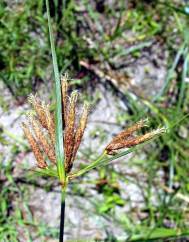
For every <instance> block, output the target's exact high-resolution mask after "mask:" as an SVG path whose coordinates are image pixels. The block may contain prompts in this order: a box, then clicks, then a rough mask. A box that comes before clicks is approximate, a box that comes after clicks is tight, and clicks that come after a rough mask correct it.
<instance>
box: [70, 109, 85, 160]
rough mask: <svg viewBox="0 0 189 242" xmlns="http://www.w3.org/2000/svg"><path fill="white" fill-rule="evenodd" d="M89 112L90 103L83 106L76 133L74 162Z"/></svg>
mask: <svg viewBox="0 0 189 242" xmlns="http://www.w3.org/2000/svg"><path fill="white" fill-rule="evenodd" d="M88 113H89V105H88V104H84V106H83V112H82V115H81V118H80V122H79V126H78V128H77V131H76V135H75V142H74V148H73V155H72V162H73V161H74V159H75V157H76V153H77V151H78V148H79V146H80V143H81V140H82V137H83V134H84V131H85V128H86V125H87V118H88Z"/></svg>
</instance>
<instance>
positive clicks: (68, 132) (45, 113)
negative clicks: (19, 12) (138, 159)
mask: <svg viewBox="0 0 189 242" xmlns="http://www.w3.org/2000/svg"><path fill="white" fill-rule="evenodd" d="M46 6H47V17H48V26H49V36H50V43H51V52H52V61H53V69H54V78H55V95H54V97H55V112H53V111H51V109H50V104H45V102H44V101H43V100H41V99H39V98H38V97H37V95H32V94H31V95H30V96H29V102H30V103H31V105H32V107H33V111H34V112H31V113H29V114H28V115H27V121H25V122H24V123H22V128H23V131H24V134H25V136H26V138H27V140H28V142H29V144H30V147H31V149H32V151H33V154H34V156H35V159H36V164H37V166H36V168H35V169H34V171H35V172H37V173H39V174H41V175H42V176H44V175H45V176H51V177H54V178H56V179H58V180H59V184H60V187H61V194H62V196H61V217H60V218H61V219H60V237H59V241H61V242H62V241H63V236H64V215H65V195H66V188H67V186H68V183H69V182H70V181H71V180H73V179H76V178H77V177H79V176H81V175H84V174H85V173H86V172H89V171H90V170H92V169H95V168H97V167H99V166H104V165H107V164H109V162H110V161H112V160H115V159H118V158H120V157H122V156H125V155H127V154H129V153H131V152H133V151H135V150H136V149H138V147H139V145H140V144H142V143H144V142H146V141H149V140H151V139H152V138H154V137H157V136H158V135H160V134H162V133H165V132H166V129H165V128H158V129H156V130H153V131H150V132H147V133H146V134H142V135H138V136H137V135H135V133H136V132H137V131H139V130H141V129H142V128H143V127H145V126H147V124H148V120H147V119H144V120H140V121H139V122H137V123H135V124H133V125H131V126H130V127H128V128H127V129H125V130H123V131H122V132H120V133H119V134H117V135H116V136H115V137H114V138H113V139H112V141H111V142H110V143H109V144H108V145H107V146H106V147H105V148H104V150H103V151H102V154H101V155H99V157H98V158H97V159H96V160H94V161H91V162H89V164H88V165H86V166H85V167H82V168H81V169H80V170H76V171H72V167H73V164H74V162H75V159H76V154H77V151H78V149H79V146H80V144H81V141H82V138H83V134H84V131H85V128H86V125H87V120H88V114H89V105H88V104H86V103H84V105H83V110H82V112H78V111H77V100H78V92H77V91H73V92H72V93H71V94H70V95H68V93H69V92H68V89H69V78H68V76H67V75H66V74H65V75H63V76H60V75H59V71H58V65H57V58H56V52H55V45H54V39H53V34H52V28H51V22H50V14H49V5H48V0H46ZM77 113H81V115H80V117H79V118H78V117H77V115H76V114H77ZM125 149H126V150H125Z"/></svg>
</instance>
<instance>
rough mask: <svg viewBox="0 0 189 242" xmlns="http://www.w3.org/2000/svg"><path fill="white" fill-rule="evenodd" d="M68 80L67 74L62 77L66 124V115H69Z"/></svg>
mask: <svg viewBox="0 0 189 242" xmlns="http://www.w3.org/2000/svg"><path fill="white" fill-rule="evenodd" d="M67 80H68V77H67V75H64V76H62V77H61V87H62V103H63V120H64V126H66V117H67V92H68V81H67Z"/></svg>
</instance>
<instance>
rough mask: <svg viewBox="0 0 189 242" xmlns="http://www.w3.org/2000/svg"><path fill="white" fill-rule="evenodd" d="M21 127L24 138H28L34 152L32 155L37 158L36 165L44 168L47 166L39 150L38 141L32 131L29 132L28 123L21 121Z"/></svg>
mask: <svg viewBox="0 0 189 242" xmlns="http://www.w3.org/2000/svg"><path fill="white" fill-rule="evenodd" d="M22 128H23V131H24V134H25V136H26V138H27V139H28V142H29V144H30V146H31V149H32V151H33V153H34V156H35V158H36V160H37V165H38V167H39V168H42V169H44V168H46V167H47V163H46V162H45V160H44V157H43V155H42V153H41V151H40V148H39V146H38V143H37V142H36V140H35V138H34V136H33V135H32V133H31V132H30V128H29V126H28V125H26V124H25V123H22Z"/></svg>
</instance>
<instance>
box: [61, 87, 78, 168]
mask: <svg viewBox="0 0 189 242" xmlns="http://www.w3.org/2000/svg"><path fill="white" fill-rule="evenodd" d="M77 97H78V93H77V92H76V91H74V92H72V94H71V97H70V105H69V109H68V113H67V122H66V126H65V134H64V151H65V168H66V170H69V169H70V167H72V164H71V160H72V153H73V148H74V141H75V119H76V117H75V116H76V102H77Z"/></svg>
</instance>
